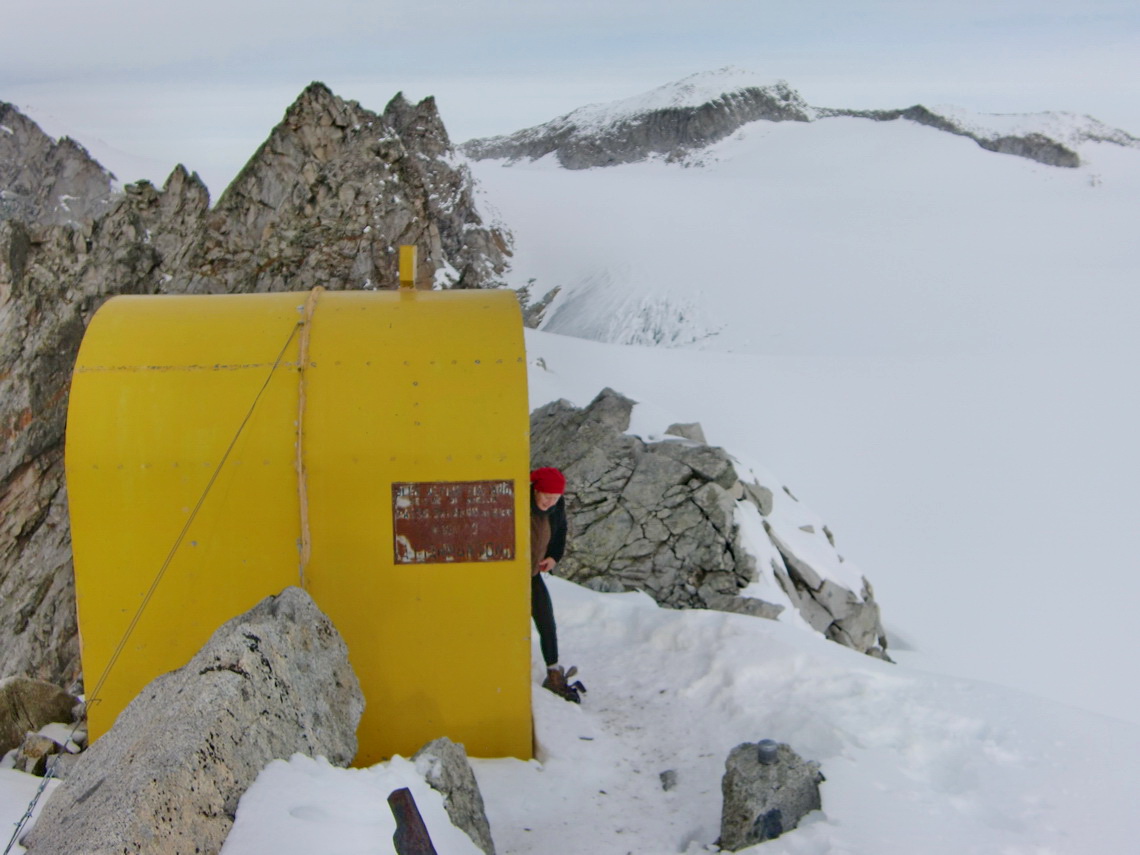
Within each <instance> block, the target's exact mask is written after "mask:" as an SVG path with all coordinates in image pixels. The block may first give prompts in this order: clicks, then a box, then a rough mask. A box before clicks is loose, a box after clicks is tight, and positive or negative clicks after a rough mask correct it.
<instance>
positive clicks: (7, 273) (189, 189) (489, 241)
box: [0, 84, 509, 687]
mask: <svg viewBox="0 0 1140 855" xmlns="http://www.w3.org/2000/svg"><path fill="white" fill-rule="evenodd" d="M5 115H7V116H8V117H9V119H8V120H6V121H8V124H9V125H12V126H13V127H14V128H15V127H16V121H15V119H13V118H12V116H14V115H18V114H15V113H11V112H9V113H6V114H5ZM21 118H22V117H21ZM23 121H24V122H27V124H28V125H30V126H31V129H23V130H20V129H22V128H24V125H23V124H20V125H19V128H20V129H16V130H13V134H6V133H5V132H4V131H0V145H2V144H3V141H4V139H5V138H6V137H8V136H15V135H17V134H18V135H19V137H20V139H21V140H26V139H30V140H33V142H32V143H28V142H26V141H24V142H21V143H20V145H19V148H18V150H19V151H21V152H25V150H26V149H27V150H30V151H32V152H33V153H34V152H35V151H37V150H38V149H37V148H36V147H37V146H40V147H43V148H45V150H46V149H47V147H48V146H49V144H50V142H51V141H50V139H49V138H47V137H46V136H44V135H42V132H39V131H38V129H36V128H35V126H34V124H32V123H30V122H28V120H26V119H25V120H23ZM6 126H7V125H6ZM32 129H34V130H35V132H36V133H39V134H40V135H39V136H36V133H33V130H32ZM41 137H42V139H41ZM25 154H26V152H25ZM28 156H31V155H28ZM45 157H46V155H45ZM41 172H42V170H41ZM5 174H6V173H5ZM36 174H39V173H36ZM28 176H32V172H28ZM33 177H34V176H33ZM25 180H27V181H31V180H32V177H28V178H26V179H25V178H20V181H25ZM37 180H38V179H37ZM21 186H23V185H21ZM472 194H473V190H472V182H471V178H470V176H469V174H468V173H467V171H466V169H465V168H464V167H462V166H460V165H456V163H455V162H454V159H453V157H452V155H451V145H450V142H449V140H448V138H447V134H446V131H445V130H444V128H443V125H442V123H441V122H440V120H439V116H438V113H437V112H436V109H435V104H434V102H433V101H432V100H431V99H427V100H425V101H423V102H421V103H420V104H418V105H411V104H409V103H408V102H406V101H405V100H404V99H403V97H402V96H396V98H394V99H393V100H392V102H391V103H390V104H389V105H388V108H387V109H386V110H385V112H384V114H382V115H377V114H375V113H371V112H369V111H367V110H365V109H363V108H362V107H360V105H358V104H356V103H355V102H352V101H344V100H342V99H340V98H338V97H337V96H335V95H334V94H332V93H331V92H330V91H329V90H328V89H327V88H326V87H325V86H323V85H321V84H313V85H311V86H310V87H308V88H307V89H306V90H305V91H304V92H303V93H302V94H301V96H300V97H299V98H298V99H297V101H296V102H295V103H294V104H293V105H292V106H291V107H290V108H289V110H288V111H287V113H286V115H285V117H284V119H283V120H282V122H281V123H280V124H279V125H278V126H277V127H276V128H274V129H273V131H272V133H271V134H270V136H269V138H268V139H267V141H266V143H265V144H264V145H263V146H262V147H261V148H260V149H259V150H258V152H257V153H256V154H255V155H254V156H253V158H252V159H251V160H250V162H249V163H248V164H247V165H246V167H245V168H244V169H243V171H242V172H241V174H240V175H239V176H238V178H237V179H235V181H234V183H233V184H232V185H231V187H230V188H229V189H228V190H227V191H226V192H225V194H223V196H222V198H221V199H220V200H219V201H218V204H217V205H215V206H214V207H213V208H211V207H210V199H209V194H208V193H207V190H206V188H205V186H204V185H203V184H202V182H201V180H199V178H198V177H197V175H195V174H193V173H190V172H188V171H187V170H186V169H184V168H183V167H181V166H179V167H177V168H176V169H175V170H174V171H173V172H172V173H171V175H170V177H169V178H168V179H167V181H166V183H165V185H164V186H163V187H162V188H158V187H155V186H154V185H152V184H150V183H148V182H140V183H137V184H131V185H127V186H126V187H125V188H124V190H123V192H122V193H121V194H120V195H118V196H116V197H115V198H114V200H113V201H112V202H111V203H110V206H109V207H108V208H107V210H106V212H105V213H103V214H102V215H100V216H97V217H95V218H94V219H84V220H81V221H77V222H75V223H73V224H71V225H67V226H60V225H49V224H44V223H43V222H40V221H38V220H29V221H21V220H18V219H7V220H0V674H17V673H20V674H27V675H29V676H34V677H38V678H42V679H45V680H49V681H51V682H55V683H58V684H60V685H65V686H69V687H70V686H74V685H76V684H77V681H78V680H79V678H80V666H79V650H78V644H77V642H76V619H75V610H74V588H73V582H72V567H71V555H70V545H71V544H70V532H69V528H68V521H67V497H66V492H65V490H64V489H63V434H64V423H65V417H66V410H67V390H68V384H69V382H70V376H71V368H72V366H73V365H74V362H75V356H76V353H77V352H78V348H79V343H80V341H81V339H82V336H83V331H84V329H85V327H86V324H87V322H88V321H89V320H90V319H91V316H92V315H93V314H94V312H95V310H96V309H97V308H98V307H99V306H100V305H101V304H102V303H103V301H104V300H106V299H107V298H108V297H110V296H113V295H116V294H159V293H223V292H229V293H234V292H250V291H268V290H298V289H308V288H311V287H313V286H315V285H322V286H324V287H326V288H329V289H347V288H381V287H394V286H395V284H396V265H397V260H396V256H397V251H396V247H397V246H398V245H399V244H400V243H413V242H414V243H416V244H417V245H418V246H419V248H420V252H419V258H420V277H419V278H420V284H421V285H423V286H425V287H427V286H431V285H433V284H435V285H444V286H448V287H457V288H477V287H487V286H491V285H493V284H495V282H496V281H497V280H496V277H497V276H498V275H499V274H500V273H502V271H503V269H504V266H505V264H506V252H507V247H508V244H509V236H508V235H506V234H505V233H502V232H499V231H496V230H494V229H490V228H487V227H486V226H484V225H483V223H482V220H481V219H480V218H479V214H478V212H477V211H476V209H475V205H474V202H473V196H472ZM94 198H95V197H92V199H94ZM99 198H102V197H101V196H100V197H99ZM100 204H101V203H100ZM97 207H98V206H96V205H95V204H94V202H92V206H91V210H95V209H96V208H97ZM73 209H74V210H78V209H77V208H75V207H74V206H73Z"/></svg>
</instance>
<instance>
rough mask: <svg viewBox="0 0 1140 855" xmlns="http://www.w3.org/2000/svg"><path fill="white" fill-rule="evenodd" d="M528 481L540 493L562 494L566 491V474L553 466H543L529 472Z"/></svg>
mask: <svg viewBox="0 0 1140 855" xmlns="http://www.w3.org/2000/svg"><path fill="white" fill-rule="evenodd" d="M530 483H531V484H533V485H534V489H536V490H538V492H540V493H553V494H555V495H559V496H560V495H562V494H563V493H565V492H566V476H565V475H563V474H562V473H561V472H559V471H558V470H557V469H555V468H554V467H553V466H543V467H542V468H541V469H535V470H534V471H533V472H531V473H530Z"/></svg>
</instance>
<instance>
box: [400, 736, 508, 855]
mask: <svg viewBox="0 0 1140 855" xmlns="http://www.w3.org/2000/svg"><path fill="white" fill-rule="evenodd" d="M412 760H413V762H414V763H415V764H416V771H417V772H419V773H420V774H421V775H423V776H424V780H425V781H427V782H428V784H429V785H430V786H431V788H432V789H433V790H435V791H436V792H438V793H439V794H440V795H442V796H443V806H444V808H445V809H446V810H447V815H448V816H449V817H450V818H451V824H452V825H454V826H455V827H456V828H458V829H460V830H461V831H463V832H465V833H466V834H467V836H468V837H470V838H471V840H472V841H473V842H474V843H475V845H476V846H478V847H479V848H480V849H482V850H483V852H484V853H486V855H495V843H494V841H493V840H492V839H491V824H490V823H489V822H488V821H487V813H486V811H485V810H484V808H483V794H482V793H480V792H479V783H478V782H477V781H476V780H475V773H474V771H472V769H471V764H470V762H468V760H467V750H466V749H465V748H464V747H463V745H461V744H460V743H457V742H452V741H451V740H450V739H448V738H447V737H446V736H444V737H441V738H439V739H435V740H433V741H431V742H429V743H428V744H427V745H425V746H424V747H423V748H421V749H420V750H419V751H418V752H416V756H415V757H413V758H412Z"/></svg>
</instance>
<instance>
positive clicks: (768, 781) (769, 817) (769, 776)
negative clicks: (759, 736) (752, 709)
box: [718, 739, 824, 852]
mask: <svg viewBox="0 0 1140 855" xmlns="http://www.w3.org/2000/svg"><path fill="white" fill-rule="evenodd" d="M724 766H725V772H724V778H722V779H721V793H722V795H723V796H724V806H723V809H722V811H721V820H720V840H719V841H718V843H719V846H720V848H721V849H723V850H727V851H729V852H736V851H737V850H739V849H744V848H746V847H749V846H754V845H756V844H757V843H763V842H764V841H765V840H773V839H774V838H777V837H779V836H780V835H781V834H783V833H784V832H787V831H791V830H792V829H793V828H795V827H796V826H797V825H799V823H800V820H801V819H803V818H804V816H806V815H807V814H808V813H810V812H811V811H813V810H819V809H820V807H821V805H822V801H821V799H820V795H819V785H820V784H821V783H822V782H823V780H824V778H823V775H822V774H820V771H819V764H818V763H815V762H813V761H805V760H804V759H803V758H802V757H800V756H799V755H798V754H796V752H795V751H793V750H792V749H791V747H790V746H788V745H786V744H784V743H779V744H777V743H776V742H774V741H772V740H770V739H763V740H761V741H760V742H745V743H743V744H741V745H737V746H736V747H735V748H733V749H732V752H731V753H730V754H729V755H728V760H726V761H725V764H724Z"/></svg>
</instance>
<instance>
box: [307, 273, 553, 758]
mask: <svg viewBox="0 0 1140 855" xmlns="http://www.w3.org/2000/svg"><path fill="white" fill-rule="evenodd" d="M378 315H379V316H380V317H382V318H383V319H384V320H383V321H382V322H379V323H377V321H376V318H377V316H378ZM310 341H311V343H310V347H311V350H312V352H313V353H319V354H320V357H319V359H313V360H312V361H311V363H310V365H309V366H307V369H306V370H307V372H308V377H307V381H306V387H307V389H308V393H307V404H306V410H305V448H306V450H307V451H306V460H307V468H308V470H309V487H308V489H309V506H310V521H311V526H312V537H313V557H312V563H311V565H310V568H309V571H308V579H309V584H310V588H311V590H312V592H313V596H314V599H316V601H317V602H318V603H320V605H321V607H322V608H323V609H325V610H326V612H327V613H328V614H329V615H330V617H332V619H333V621H334V623H336V625H337V626H338V627H339V628H341V631H342V632H344V633H345V635H346V637H351V638H353V639H358V641H357V642H356V643H354V644H353V646H352V658H353V666H354V667H355V668H356V670H357V673H358V674H359V675H360V678H361V681H362V682H364V683H365V684H366V685H368V686H369V691H368V705H367V707H366V709H365V712H364V719H363V721H362V723H361V731H360V751H361V757H360V759H361V761H362V762H364V763H369V762H373V761H375V760H377V759H379V758H380V757H382V756H387V755H389V754H391V753H401V754H407V753H410V752H414V751H415V750H417V749H418V748H419V747H420V746H421V745H422V744H423V743H424V742H425V741H427V740H430V739H434V738H436V737H438V736H443V735H448V736H452V738H453V739H454V738H456V737H455V736H454V735H453V734H455V733H460V732H463V733H467V734H469V736H468V737H467V739H468V740H470V741H467V742H466V745H467V749H468V751H469V752H470V753H473V754H475V755H477V756H503V755H511V756H516V757H529V756H530V751H531V745H530V741H531V730H530V665H529V663H530V600H529V598H530V586H529V578H530V571H529V567H528V561H527V557H526V554H527V551H528V547H527V545H526V544H527V538H528V537H529V513H530V508H529V480H528V469H529V439H528V430H529V416H528V414H527V402H526V399H525V394H526V364H525V358H524V354H523V342H522V323H521V320H520V318H519V314H518V307H517V301H515V298H514V296H513V295H512V294H510V293H509V292H480V291H463V292H434V291H401V292H384V293H377V294H370V293H361V292H337V293H330V294H327V295H325V296H323V297H322V299H321V306H320V308H319V309H318V311H317V314H316V317H315V321H314V324H313V327H312V330H311V340H310ZM477 480H511V481H513V482H514V485H515V519H516V521H517V522H518V525H519V528H518V529H517V532H516V538H515V560H514V561H509V562H502V561H499V562H494V561H493V562H486V563H482V562H475V563H458V564H422V565H396V564H394V563H393V544H392V541H393V528H392V527H393V520H392V490H391V485H392V484H393V483H397V482H455V481H477ZM349 578H351V579H352V581H351V582H349V583H348V584H346V579H349ZM461 741H463V740H461Z"/></svg>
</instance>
